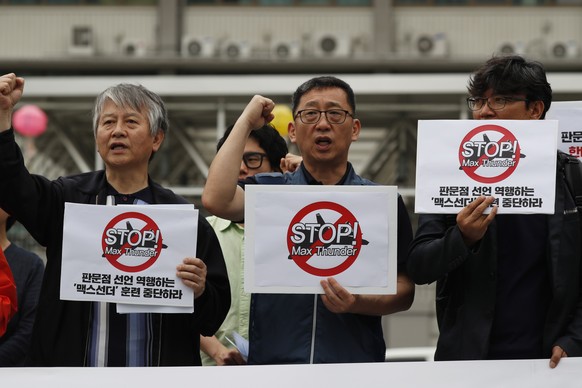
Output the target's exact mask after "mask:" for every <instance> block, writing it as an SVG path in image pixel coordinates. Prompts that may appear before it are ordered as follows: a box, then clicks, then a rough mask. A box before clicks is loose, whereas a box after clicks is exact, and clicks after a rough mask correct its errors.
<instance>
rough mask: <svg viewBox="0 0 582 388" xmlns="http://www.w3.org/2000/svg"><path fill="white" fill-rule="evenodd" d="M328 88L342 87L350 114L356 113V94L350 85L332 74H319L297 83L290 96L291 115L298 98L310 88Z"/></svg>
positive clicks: (294, 110)
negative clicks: (299, 83) (350, 110)
mask: <svg viewBox="0 0 582 388" xmlns="http://www.w3.org/2000/svg"><path fill="white" fill-rule="evenodd" d="M328 88H340V89H342V90H343V91H344V92H345V93H346V96H347V98H348V104H349V105H350V108H352V112H351V114H352V115H355V114H356V96H355V94H354V91H353V90H352V87H351V86H350V85H348V83H346V82H345V81H342V80H341V79H339V78H336V77H333V76H321V77H315V78H311V79H310V80H308V81H306V82H304V83H302V84H301V85H299V87H298V88H297V90H295V93H293V96H292V97H291V110H292V111H293V116H295V113H296V112H297V106H298V105H299V100H301V97H303V95H304V94H305V93H307V92H309V91H310V90H313V89H328Z"/></svg>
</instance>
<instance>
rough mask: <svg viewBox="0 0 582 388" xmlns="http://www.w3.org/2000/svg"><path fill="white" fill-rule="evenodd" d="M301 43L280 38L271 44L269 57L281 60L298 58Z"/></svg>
mask: <svg viewBox="0 0 582 388" xmlns="http://www.w3.org/2000/svg"><path fill="white" fill-rule="evenodd" d="M300 57H301V43H300V42H299V41H296V40H281V41H275V42H273V43H272V44H271V58H273V59H276V60H282V61H289V60H295V59H299V58H300Z"/></svg>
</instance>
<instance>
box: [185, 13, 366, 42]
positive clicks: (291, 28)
mask: <svg viewBox="0 0 582 388" xmlns="http://www.w3.org/2000/svg"><path fill="white" fill-rule="evenodd" d="M372 16H373V15H372V11H371V9H370V8H348V9H330V8H319V7H304V8H287V7H285V8H277V7H275V8H268V7H265V8H263V9H261V8H257V7H248V8H247V7H239V8H218V7H188V8H187V12H186V17H185V22H184V32H185V35H188V36H193V37H197V36H211V37H214V38H215V39H216V40H218V43H220V41H221V40H246V41H248V42H249V43H250V44H251V45H252V46H253V47H255V48H261V47H263V48H266V49H268V45H269V42H275V41H278V40H287V41H292V40H295V41H298V42H301V43H302V44H304V46H308V45H309V43H310V42H309V39H310V38H314V37H316V36H317V34H318V33H333V34H335V35H337V36H344V37H346V39H349V40H352V39H354V38H356V39H358V38H359V39H362V40H363V41H365V43H366V44H367V46H368V47H370V48H371V47H372V45H371V42H372V34H373V23H372V20H373V19H372Z"/></svg>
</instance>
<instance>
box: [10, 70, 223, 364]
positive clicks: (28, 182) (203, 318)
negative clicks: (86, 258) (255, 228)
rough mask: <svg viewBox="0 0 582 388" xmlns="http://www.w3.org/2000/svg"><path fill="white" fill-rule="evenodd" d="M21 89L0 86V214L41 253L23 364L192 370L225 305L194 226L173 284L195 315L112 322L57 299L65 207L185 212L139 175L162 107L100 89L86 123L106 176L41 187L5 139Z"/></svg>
mask: <svg viewBox="0 0 582 388" xmlns="http://www.w3.org/2000/svg"><path fill="white" fill-rule="evenodd" d="M23 90H24V79H22V78H19V77H16V75H15V74H6V75H4V76H1V77H0V186H1V187H2V188H3V189H2V190H1V193H0V206H1V207H2V208H4V209H6V211H7V212H9V213H10V214H11V215H13V216H14V217H15V218H16V219H17V220H19V221H20V222H21V223H22V224H23V225H24V226H25V227H26V228H27V230H28V231H29V232H30V233H31V235H32V236H33V237H34V238H35V239H36V240H37V241H38V242H39V243H40V244H41V245H43V246H46V249H47V265H46V270H45V279H44V283H43V287H42V290H41V296H40V299H39V304H38V310H37V315H36V322H35V327H34V332H33V336H32V346H31V353H30V356H29V362H28V363H29V365H33V366H182V365H200V354H199V336H200V334H202V335H212V334H214V332H215V331H216V330H217V329H218V327H219V326H220V324H221V323H222V321H223V320H224V317H225V315H226V313H227V311H228V308H229V306H230V290H229V284H228V277H227V273H226V267H225V264H224V259H223V256H222V251H221V249H220V245H219V243H218V240H217V238H216V235H215V233H214V231H213V230H212V228H211V227H210V225H209V224H208V222H207V221H206V220H205V219H204V218H203V217H200V218H199V220H198V236H197V249H196V252H195V253H194V252H192V255H193V256H192V257H187V258H184V259H183V261H182V263H179V260H181V259H182V258H176V264H178V265H177V276H178V277H179V278H181V279H182V281H183V282H184V283H185V284H186V285H187V286H189V287H191V288H192V289H193V291H194V298H195V300H194V304H195V311H194V313H192V314H157V313H146V314H117V312H116V310H115V305H114V304H112V303H102V302H71V301H63V300H60V298H59V289H60V278H61V261H62V239H63V213H64V204H65V202H74V203H84V204H101V205H105V204H106V202H107V199H108V198H110V199H111V198H113V199H114V203H115V204H121V203H123V204H135V203H140V204H143V203H148V204H177V203H187V201H186V200H185V199H184V198H182V197H179V196H177V195H176V194H174V193H173V192H172V191H170V190H168V189H165V188H163V187H161V186H160V185H158V184H157V183H155V182H154V181H152V180H151V179H150V177H149V175H148V167H149V161H150V159H151V158H152V156H153V154H154V153H155V152H156V151H157V150H158V149H159V148H160V146H161V144H162V142H163V140H164V137H165V135H166V132H167V130H168V118H167V112H166V109H165V106H164V103H163V101H162V100H161V99H160V97H159V96H158V95H156V94H155V93H152V92H151V91H149V90H147V89H146V88H144V87H143V86H139V85H130V84H119V85H116V86H113V87H111V88H108V89H106V90H105V91H104V92H102V93H101V94H100V95H99V96H98V97H97V100H96V103H95V109H94V115H93V124H94V125H93V129H94V135H95V141H96V145H97V150H98V152H99V155H100V156H101V158H102V159H103V162H104V164H105V170H102V171H95V172H89V173H85V174H79V175H74V176H70V177H65V178H59V179H57V180H54V181H50V180H48V179H46V178H44V177H42V176H38V175H32V174H30V173H29V172H28V170H27V169H26V167H25V166H24V162H23V158H22V153H21V151H20V149H19V147H18V146H17V144H16V142H15V140H14V132H13V130H12V129H11V125H10V124H11V115H12V110H13V108H14V106H15V105H16V103H17V102H18V101H19V100H20V98H21V96H22V93H23ZM89 222H90V221H89Z"/></svg>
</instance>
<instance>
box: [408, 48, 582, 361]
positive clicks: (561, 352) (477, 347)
mask: <svg viewBox="0 0 582 388" xmlns="http://www.w3.org/2000/svg"><path fill="white" fill-rule="evenodd" d="M468 89H469V95H470V97H469V98H468V99H467V103H468V107H469V109H470V110H472V111H473V118H474V119H481V120H491V119H517V120H543V119H544V117H545V115H546V112H547V111H548V109H549V108H550V104H551V101H552V89H551V87H550V84H549V83H548V81H547V80H546V74H545V70H544V68H543V66H542V65H541V64H540V63H538V62H530V61H526V60H525V59H524V58H522V57H519V56H506V57H494V58H492V59H490V60H489V61H487V63H485V65H484V66H482V67H481V68H480V69H478V70H477V71H476V72H475V73H474V74H473V76H472V78H471V80H470V82H469V88H468ZM559 160H562V158H559ZM556 178H557V179H556V204H555V212H554V214H552V215H543V214H532V215H516V214H503V215H497V208H496V207H494V208H493V210H492V211H491V212H490V213H488V214H486V213H485V212H484V211H485V209H486V208H488V207H489V206H490V205H491V204H492V203H493V201H494V198H493V197H484V196H483V197H480V198H478V199H476V200H475V201H473V202H472V203H470V204H469V205H467V206H466V207H465V208H463V209H462V210H461V211H460V212H459V214H457V216H456V219H455V217H454V216H450V215H421V216H420V219H419V227H418V230H417V233H416V236H415V238H414V240H413V242H412V245H411V248H410V255H409V258H408V270H409V271H408V272H409V275H410V276H411V277H412V279H413V280H414V281H415V282H416V283H417V284H425V283H432V282H434V281H437V296H436V310H437V319H438V324H439V331H440V335H439V339H438V344H437V350H436V353H435V359H436V360H471V359H473V360H477V359H534V358H550V367H552V368H554V367H556V365H557V364H558V363H559V361H560V359H561V358H562V357H566V356H575V357H579V356H582V299H581V298H580V293H581V289H580V287H581V283H580V277H581V273H580V271H581V266H580V259H581V256H580V255H581V252H580V244H581V236H580V227H579V225H580V224H579V222H580V221H579V218H578V217H579V216H578V213H577V210H576V205H575V203H574V200H573V198H572V194H571V193H570V192H569V191H568V188H567V182H566V180H565V177H564V168H563V165H562V164H561V163H558V171H557V177H556Z"/></svg>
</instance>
